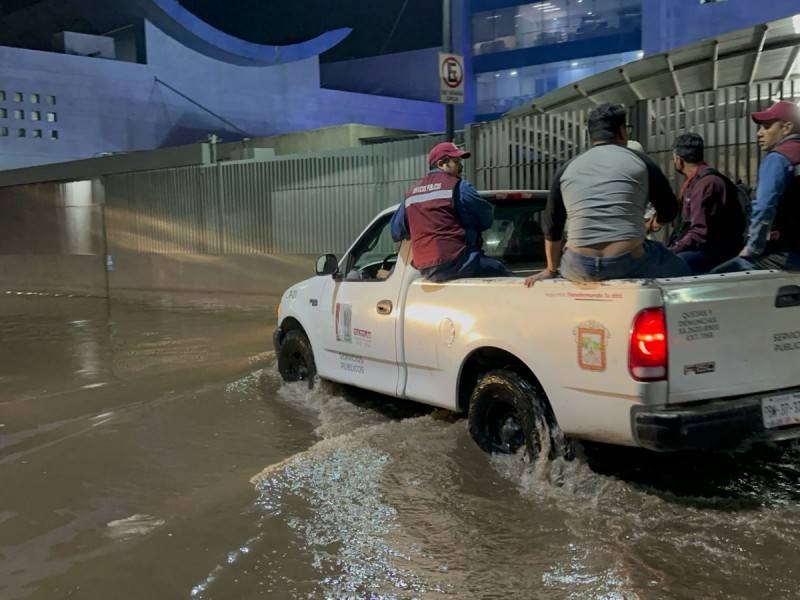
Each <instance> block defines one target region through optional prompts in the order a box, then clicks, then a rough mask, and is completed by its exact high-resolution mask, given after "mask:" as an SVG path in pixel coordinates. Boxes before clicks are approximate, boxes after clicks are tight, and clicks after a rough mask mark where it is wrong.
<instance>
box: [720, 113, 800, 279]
mask: <svg viewBox="0 0 800 600" xmlns="http://www.w3.org/2000/svg"><path fill="white" fill-rule="evenodd" d="M752 118H753V121H754V122H755V123H756V124H757V125H758V134H757V135H758V144H759V146H761V149H762V150H764V151H765V152H766V153H767V154H766V156H765V157H764V159H763V160H762V161H761V165H759V167H758V186H757V187H756V199H755V201H754V202H753V213H752V216H751V218H750V225H749V229H748V234H747V242H746V244H745V247H744V248H743V249H742V251H741V252H739V256H738V257H736V258H732V259H731V260H729V261H728V262H725V263H723V264H721V265H720V266H718V267H717V268H716V269H714V270H713V271H711V272H712V273H730V272H734V271H748V270H752V269H781V270H790V271H800V110H798V108H797V106H796V105H795V104H794V103H792V102H785V101H781V102H776V103H775V104H773V105H772V106H770V107H769V108H768V109H767V110H765V111H762V112H754V113H753V115H752Z"/></svg>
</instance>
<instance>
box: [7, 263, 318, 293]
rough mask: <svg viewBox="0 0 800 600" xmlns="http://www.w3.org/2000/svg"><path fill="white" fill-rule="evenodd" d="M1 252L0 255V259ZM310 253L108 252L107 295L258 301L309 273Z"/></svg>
mask: <svg viewBox="0 0 800 600" xmlns="http://www.w3.org/2000/svg"><path fill="white" fill-rule="evenodd" d="M2 258H3V257H0V261H1V260H2ZM316 258H317V257H316V256H305V255H263V254H261V255H243V254H239V255H225V256H211V255H207V254H205V255H200V254H133V253H127V254H126V253H122V254H115V255H114V256H113V270H111V271H109V272H108V276H109V277H108V281H109V297H111V298H116V299H123V300H150V299H156V298H158V299H161V298H165V297H170V298H173V299H175V301H176V302H178V303H181V304H234V305H240V306H245V305H247V306H260V305H264V304H270V303H274V302H275V299H276V298H279V297H280V296H281V294H283V292H285V291H286V289H287V288H289V286H291V285H294V284H295V283H297V282H298V281H301V280H303V279H306V278H308V277H312V276H313V275H314V263H315V261H316Z"/></svg>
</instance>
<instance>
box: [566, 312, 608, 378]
mask: <svg viewBox="0 0 800 600" xmlns="http://www.w3.org/2000/svg"><path fill="white" fill-rule="evenodd" d="M573 335H574V336H575V343H576V344H577V345H578V366H579V367H580V368H581V369H586V370H587V371H605V370H606V342H607V340H608V338H610V337H611V334H610V332H609V331H608V329H606V328H605V327H604V326H603V324H602V323H598V322H597V321H583V322H582V323H578V325H577V326H576V327H575V329H573Z"/></svg>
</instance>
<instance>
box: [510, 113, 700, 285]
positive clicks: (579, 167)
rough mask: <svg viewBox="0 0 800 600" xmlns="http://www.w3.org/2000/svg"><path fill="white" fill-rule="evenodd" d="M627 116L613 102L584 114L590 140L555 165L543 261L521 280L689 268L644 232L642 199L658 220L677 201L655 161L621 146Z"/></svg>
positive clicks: (662, 273)
mask: <svg viewBox="0 0 800 600" xmlns="http://www.w3.org/2000/svg"><path fill="white" fill-rule="evenodd" d="M626 120H627V118H626V113H625V109H624V108H623V107H622V106H619V105H614V104H601V105H599V106H597V107H595V108H594V109H592V111H591V112H590V113H589V117H588V119H587V121H586V125H587V128H588V130H589V139H590V140H591V143H592V147H591V148H590V149H588V150H586V151H585V152H583V153H581V154H579V155H578V156H576V157H575V158H573V159H572V160H570V161H569V162H567V163H566V164H564V165H563V166H562V167H561V168H560V169H559V170H558V171H557V172H556V175H555V178H554V179H553V184H552V186H551V187H550V195H549V196H548V199H547V208H546V210H545V217H544V238H545V243H544V246H545V254H546V255H547V268H546V269H545V270H544V271H541V272H540V273H537V274H535V275H531V276H530V277H528V278H527V279H526V280H525V285H527V286H528V287H530V286H531V285H533V284H534V283H535V282H536V281H539V280H542V279H551V278H553V277H555V276H556V274H557V272H559V271H560V273H561V275H562V276H563V277H565V278H567V279H569V280H570V281H577V282H585V281H602V280H605V279H634V278H651V277H682V276H685V275H690V274H691V269H690V268H689V265H687V264H686V263H685V262H684V261H683V260H682V259H680V258H679V257H678V256H676V255H675V254H673V253H672V252H670V251H669V250H667V248H666V247H664V245H663V244H660V243H658V242H654V241H652V240H648V239H647V237H646V236H647V231H646V226H645V220H644V211H645V207H646V206H647V203H648V202H651V203H652V204H653V206H654V207H655V209H656V216H657V221H658V222H659V223H669V222H671V221H672V220H673V219H674V218H675V216H676V215H677V214H678V201H677V199H676V198H675V194H673V192H672V188H671V187H670V184H669V181H668V180H667V178H666V176H665V175H664V173H663V172H662V171H661V169H659V168H658V165H656V164H655V162H653V160H652V159H651V158H650V157H649V156H647V155H646V154H644V153H642V152H637V151H635V150H631V149H629V148H627V143H628V128H627V125H626ZM567 224H568V230H569V235H568V239H567V242H566V250H564V254H563V256H562V254H561V251H562V249H563V246H564V241H563V234H564V227H565V225H567Z"/></svg>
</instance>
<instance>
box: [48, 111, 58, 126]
mask: <svg viewBox="0 0 800 600" xmlns="http://www.w3.org/2000/svg"><path fill="white" fill-rule="evenodd" d="M47 120H48V122H50V123H55V122H56V121H57V118H56V113H54V112H49V113H47Z"/></svg>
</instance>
